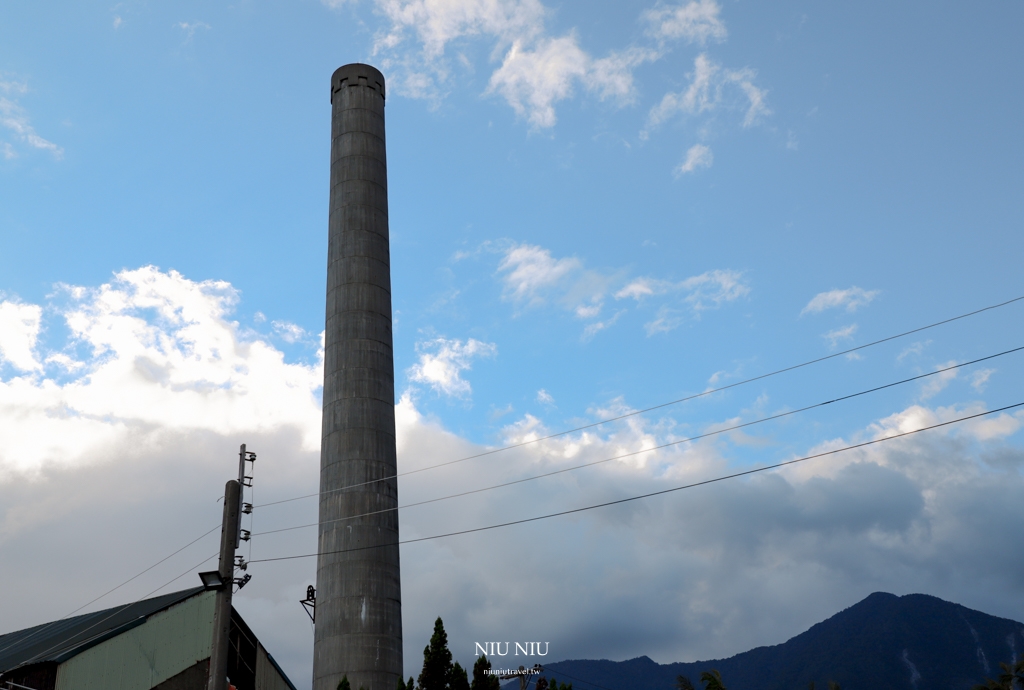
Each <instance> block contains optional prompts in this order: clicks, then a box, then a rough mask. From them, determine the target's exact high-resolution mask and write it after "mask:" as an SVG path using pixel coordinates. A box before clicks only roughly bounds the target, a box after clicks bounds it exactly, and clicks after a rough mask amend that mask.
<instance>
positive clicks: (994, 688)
mask: <svg viewBox="0 0 1024 690" xmlns="http://www.w3.org/2000/svg"><path fill="white" fill-rule="evenodd" d="M999 668H1001V669H1003V672H1002V673H1000V674H999V678H998V679H992V678H986V679H985V682H984V683H982V684H979V685H975V686H974V687H973V688H971V690H1018V688H1024V657H1021V658H1020V659H1018V660H1017V661H1016V663H1014V664H1012V665H1011V664H1006V663H1001V664H999Z"/></svg>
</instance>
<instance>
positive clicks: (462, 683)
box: [448, 661, 469, 690]
mask: <svg viewBox="0 0 1024 690" xmlns="http://www.w3.org/2000/svg"><path fill="white" fill-rule="evenodd" d="M448 688H449V690H469V676H467V675H466V669H464V668H462V665H461V664H460V663H459V662H458V661H456V662H455V664H454V665H453V666H452V670H451V673H450V674H449V676H448Z"/></svg>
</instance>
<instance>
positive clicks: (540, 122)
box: [488, 34, 658, 127]
mask: <svg viewBox="0 0 1024 690" xmlns="http://www.w3.org/2000/svg"><path fill="white" fill-rule="evenodd" d="M657 57H658V53H657V52H656V51H653V50H645V49H641V48H633V49H631V50H627V51H623V52H618V53H612V54H611V55H609V56H608V57H605V58H601V59H594V58H592V57H591V56H590V55H589V54H587V53H586V52H584V51H583V50H582V49H581V48H580V47H579V43H578V40H577V38H576V35H575V34H569V35H566V36H562V37H559V38H545V39H542V40H540V41H539V42H537V44H536V46H535V47H534V48H533V49H528V48H526V47H524V45H523V44H522V43H521V42H519V41H517V42H515V43H514V44H513V45H512V47H511V48H510V49H509V51H508V53H507V54H506V55H505V59H504V60H503V61H502V64H501V66H500V67H499V68H498V69H497V70H495V72H494V74H492V75H491V80H490V84H489V86H488V92H490V93H499V94H501V95H502V96H504V98H505V100H506V101H508V103H509V105H511V106H512V108H513V110H515V111H516V113H517V114H518V115H520V116H522V117H525V118H527V120H528V121H529V122H530V124H532V125H534V126H535V127H552V126H554V124H555V121H556V118H555V107H554V106H555V103H557V102H558V101H561V100H564V99H566V98H568V97H569V96H571V95H572V91H573V86H574V84H576V83H580V84H582V85H583V87H584V88H586V89H587V90H589V91H592V92H594V93H596V94H597V95H598V97H599V98H600V99H601V100H608V99H616V100H617V101H618V102H619V103H626V102H628V101H629V100H630V99H631V98H632V95H633V91H634V87H633V70H634V69H635V68H636V67H637V66H639V65H641V64H643V63H644V62H648V61H651V60H655V59H657Z"/></svg>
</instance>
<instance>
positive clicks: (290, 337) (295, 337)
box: [256, 314, 309, 343]
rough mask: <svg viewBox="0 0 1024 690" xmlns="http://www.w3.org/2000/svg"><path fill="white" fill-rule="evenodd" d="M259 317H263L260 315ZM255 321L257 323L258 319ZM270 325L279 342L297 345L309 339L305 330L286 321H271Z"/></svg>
mask: <svg viewBox="0 0 1024 690" xmlns="http://www.w3.org/2000/svg"><path fill="white" fill-rule="evenodd" d="M259 316H263V315H262V314H260V315H259ZM263 318H264V320H265V319H266V317H263ZM256 321H257V322H258V321H259V318H257V319H256ZM270 325H271V326H273V328H274V332H275V333H277V335H278V336H280V338H281V340H283V341H285V342H286V343H297V342H299V341H300V340H305V339H306V338H308V337H309V334H308V333H307V332H306V329H304V328H302V326H298V325H296V324H294V323H290V322H288V321H272V322H271V324H270Z"/></svg>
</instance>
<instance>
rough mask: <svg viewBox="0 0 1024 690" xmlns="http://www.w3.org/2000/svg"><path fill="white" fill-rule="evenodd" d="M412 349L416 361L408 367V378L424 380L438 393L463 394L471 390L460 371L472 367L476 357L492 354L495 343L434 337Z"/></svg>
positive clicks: (490, 355)
mask: <svg viewBox="0 0 1024 690" xmlns="http://www.w3.org/2000/svg"><path fill="white" fill-rule="evenodd" d="M416 351H417V352H418V353H419V361H418V362H417V363H416V364H414V365H413V366H411V367H409V370H408V372H407V374H408V376H409V380H410V381H414V382H416V383H425V384H427V385H428V386H430V387H431V388H432V389H434V390H435V391H437V392H438V393H444V394H445V395H450V396H454V397H466V396H468V395H469V394H470V393H471V392H472V389H471V387H470V385H469V381H466V380H465V379H463V378H462V372H464V371H467V370H468V369H470V368H472V363H473V360H474V359H476V358H478V357H494V356H495V355H497V354H498V346H497V345H495V344H494V343H485V342H481V341H479V340H476V339H474V338H470V339H469V340H467V341H465V342H462V341H461V340H449V339H447V338H434V339H433V340H428V341H426V342H422V343H418V344H417V345H416Z"/></svg>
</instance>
